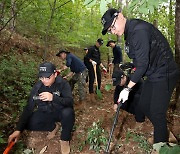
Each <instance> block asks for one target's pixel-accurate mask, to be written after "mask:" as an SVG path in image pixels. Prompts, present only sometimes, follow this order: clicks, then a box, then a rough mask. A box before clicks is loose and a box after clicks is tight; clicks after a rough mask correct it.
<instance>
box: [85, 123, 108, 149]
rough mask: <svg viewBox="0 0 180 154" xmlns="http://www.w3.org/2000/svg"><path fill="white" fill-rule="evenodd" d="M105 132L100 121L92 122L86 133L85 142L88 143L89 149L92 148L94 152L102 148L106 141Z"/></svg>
mask: <svg viewBox="0 0 180 154" xmlns="http://www.w3.org/2000/svg"><path fill="white" fill-rule="evenodd" d="M105 134H106V132H105V130H104V129H103V128H101V123H100V122H97V123H96V122H93V125H92V127H91V128H89V129H88V135H87V139H86V143H88V144H89V145H90V147H89V150H91V149H93V150H95V151H96V152H99V151H100V150H101V149H104V148H105V146H104V145H105V144H106V143H107V138H106V136H105Z"/></svg>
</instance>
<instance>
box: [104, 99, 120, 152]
mask: <svg viewBox="0 0 180 154" xmlns="http://www.w3.org/2000/svg"><path fill="white" fill-rule="evenodd" d="M121 106H122V101H120V102H119V104H118V108H117V111H116V115H115V118H114V122H113V126H112V128H111V132H110V135H109V140H108V144H107V146H106V150H105V152H104V154H109V146H110V143H111V139H112V135H113V132H114V128H115V126H116V123H117V119H118V116H119V111H120V108H121Z"/></svg>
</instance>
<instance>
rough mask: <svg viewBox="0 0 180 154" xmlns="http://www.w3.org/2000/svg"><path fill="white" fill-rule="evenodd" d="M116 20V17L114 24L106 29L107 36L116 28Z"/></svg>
mask: <svg viewBox="0 0 180 154" xmlns="http://www.w3.org/2000/svg"><path fill="white" fill-rule="evenodd" d="M116 20H117V17H116V18H115V20H114V23H113V24H112V25H111V26H110V27H109V28H108V31H107V32H108V34H111V33H112V30H115V29H116V27H115V23H116Z"/></svg>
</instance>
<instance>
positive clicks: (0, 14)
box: [0, 0, 6, 26]
mask: <svg viewBox="0 0 180 154" xmlns="http://www.w3.org/2000/svg"><path fill="white" fill-rule="evenodd" d="M5 3H6V2H5V0H3V1H2V2H0V26H1V25H4V12H5Z"/></svg>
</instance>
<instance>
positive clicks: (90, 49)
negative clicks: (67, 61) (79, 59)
mask: <svg viewBox="0 0 180 154" xmlns="http://www.w3.org/2000/svg"><path fill="white" fill-rule="evenodd" d="M92 52H93V48H92V47H91V48H89V49H88V53H87V54H86V58H87V59H88V61H89V60H90V59H91V58H92Z"/></svg>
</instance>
